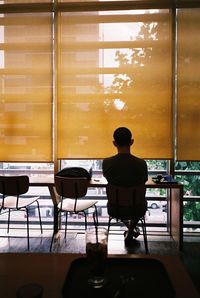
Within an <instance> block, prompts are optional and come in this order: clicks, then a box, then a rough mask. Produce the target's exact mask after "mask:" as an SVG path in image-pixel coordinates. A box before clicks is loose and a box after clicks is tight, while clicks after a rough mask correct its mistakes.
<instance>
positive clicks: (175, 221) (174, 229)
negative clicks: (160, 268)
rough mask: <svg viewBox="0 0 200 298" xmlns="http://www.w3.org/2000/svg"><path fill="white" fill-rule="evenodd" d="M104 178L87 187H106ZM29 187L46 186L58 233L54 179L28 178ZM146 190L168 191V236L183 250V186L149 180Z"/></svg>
mask: <svg viewBox="0 0 200 298" xmlns="http://www.w3.org/2000/svg"><path fill="white" fill-rule="evenodd" d="M106 185H107V181H106V179H105V178H102V179H92V180H91V182H90V184H89V187H97V188H103V187H106ZM30 186H47V187H48V188H49V192H50V195H51V198H52V201H53V205H54V231H55V232H57V231H58V211H57V204H58V202H59V197H58V195H57V194H56V190H55V184H54V179H53V178H51V179H48V180H47V179H45V177H44V178H43V179H40V181H38V179H37V177H35V178H31V177H30ZM146 188H159V189H167V190H168V198H167V199H168V210H167V214H168V221H167V225H168V231H169V235H170V236H171V237H172V238H173V239H174V241H175V243H176V244H177V248H178V249H179V250H182V249H183V185H182V184H179V183H160V184H158V183H155V182H153V181H152V180H151V179H149V180H148V181H147V183H146Z"/></svg>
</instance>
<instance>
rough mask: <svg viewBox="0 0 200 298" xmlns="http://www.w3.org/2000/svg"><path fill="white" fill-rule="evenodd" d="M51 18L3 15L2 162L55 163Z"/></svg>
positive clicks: (0, 30)
mask: <svg viewBox="0 0 200 298" xmlns="http://www.w3.org/2000/svg"><path fill="white" fill-rule="evenodd" d="M51 28H52V24H51V14H50V13H40V14H35V13H17V14H15V13H11V14H1V15H0V86H1V87H0V160H1V161H51V160H52V30H51Z"/></svg>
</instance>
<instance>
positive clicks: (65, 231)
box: [65, 212, 68, 239]
mask: <svg viewBox="0 0 200 298" xmlns="http://www.w3.org/2000/svg"><path fill="white" fill-rule="evenodd" d="M67 217H68V212H66V215H65V239H66V235H67Z"/></svg>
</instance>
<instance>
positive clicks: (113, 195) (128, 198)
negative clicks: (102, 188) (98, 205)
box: [106, 184, 147, 219]
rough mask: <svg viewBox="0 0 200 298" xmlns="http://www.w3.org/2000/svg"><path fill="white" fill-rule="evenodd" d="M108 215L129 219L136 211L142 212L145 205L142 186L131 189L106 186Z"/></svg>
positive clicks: (144, 192)
mask: <svg viewBox="0 0 200 298" xmlns="http://www.w3.org/2000/svg"><path fill="white" fill-rule="evenodd" d="M106 194H107V198H108V214H109V215H110V216H112V217H116V218H123V219H131V218H134V216H135V214H137V210H138V209H139V210H144V209H145V208H146V205H147V201H146V197H145V195H146V187H145V185H144V184H141V185H137V186H133V187H119V186H115V185H111V184H108V185H107V186H106Z"/></svg>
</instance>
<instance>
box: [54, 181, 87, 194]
mask: <svg viewBox="0 0 200 298" xmlns="http://www.w3.org/2000/svg"><path fill="white" fill-rule="evenodd" d="M55 186H56V192H57V194H58V195H60V196H62V197H66V198H72V199H77V198H81V197H84V196H85V195H86V193H87V189H88V180H87V178H85V177H80V178H71V177H60V176H55Z"/></svg>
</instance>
